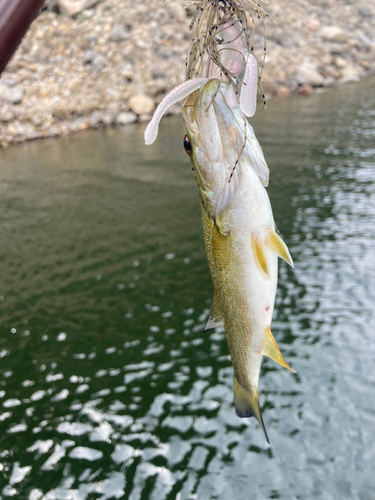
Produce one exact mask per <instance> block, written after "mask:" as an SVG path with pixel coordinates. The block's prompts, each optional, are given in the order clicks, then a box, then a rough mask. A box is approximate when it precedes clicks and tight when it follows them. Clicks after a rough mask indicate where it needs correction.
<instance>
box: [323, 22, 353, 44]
mask: <svg viewBox="0 0 375 500" xmlns="http://www.w3.org/2000/svg"><path fill="white" fill-rule="evenodd" d="M318 35H320V36H321V37H322V38H323V40H325V41H327V42H341V43H342V42H345V41H346V40H347V39H348V36H347V34H346V33H345V31H344V30H343V29H342V28H340V26H324V27H323V28H322V29H321V30H320V31H319V32H318Z"/></svg>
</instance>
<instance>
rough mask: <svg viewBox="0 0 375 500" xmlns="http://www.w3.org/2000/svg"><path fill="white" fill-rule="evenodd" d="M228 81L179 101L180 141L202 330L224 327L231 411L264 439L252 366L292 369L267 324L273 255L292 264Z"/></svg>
mask: <svg viewBox="0 0 375 500" xmlns="http://www.w3.org/2000/svg"><path fill="white" fill-rule="evenodd" d="M228 86H229V84H228V83H225V82H222V81H221V80H218V79H212V80H210V81H208V82H207V83H205V84H204V86H203V87H202V88H201V89H200V90H198V91H195V93H194V94H192V95H191V96H190V97H189V98H188V99H187V101H186V102H185V103H184V106H183V118H184V122H185V125H186V135H185V138H184V146H185V150H186V152H187V153H188V155H189V157H190V161H191V166H192V168H193V171H194V174H195V177H196V180H197V184H198V187H199V195H200V201H201V215H202V226H203V235H204V243H205V248H206V253H207V260H208V266H209V269H210V274H211V278H212V282H213V286H214V296H213V301H212V306H211V311H210V315H209V319H208V322H207V325H206V328H205V330H206V331H207V330H209V329H211V328H215V327H218V326H223V327H224V329H225V334H226V338H227V343H228V348H229V353H230V357H231V360H232V365H233V372H234V374H233V389H234V405H235V411H236V414H237V415H238V416H239V417H251V416H254V417H255V418H256V419H257V420H258V422H259V424H260V425H261V427H262V429H263V431H264V434H265V436H266V439H267V442H268V443H269V438H268V435H267V431H266V428H265V425H264V422H263V417H262V413H261V410H260V405H259V395H258V381H259V372H260V367H261V362H262V358H263V356H268V357H269V358H271V359H273V360H274V361H276V362H277V363H279V364H280V365H281V366H283V367H284V368H286V369H288V370H290V371H291V372H294V370H293V369H292V368H291V367H290V365H289V364H288V363H287V362H286V360H285V359H284V357H283V355H282V354H281V352H280V350H279V348H278V346H277V344H276V341H275V339H274V337H273V335H272V332H271V328H270V326H271V320H272V314H273V309H274V303H275V295H276V287H277V274H278V257H281V258H283V259H284V260H285V261H286V262H287V263H288V264H290V265H291V266H292V267H293V260H292V257H291V255H290V252H289V250H288V248H287V246H286V244H285V243H284V241H283V240H282V239H281V238H280V236H279V235H278V233H277V232H276V228H275V222H274V218H273V213H272V208H271V204H270V200H269V197H268V194H267V191H266V189H265V187H266V186H267V185H268V181H269V170H268V166H267V163H266V161H265V158H264V155H263V152H262V149H261V146H260V144H259V142H258V141H257V139H256V136H255V134H254V130H253V128H252V126H251V125H250V123H248V121H247V120H246V118H245V117H244V114H243V112H242V111H241V109H240V108H233V107H232V106H230V105H229V104H228V102H227V99H226V95H227V92H228Z"/></svg>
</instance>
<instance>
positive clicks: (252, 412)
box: [233, 376, 271, 444]
mask: <svg viewBox="0 0 375 500" xmlns="http://www.w3.org/2000/svg"><path fill="white" fill-rule="evenodd" d="M233 390H234V406H235V408H236V414H237V415H238V416H239V417H241V418H245V417H255V418H256V419H257V420H258V422H259V424H260V426H261V427H262V429H263V432H264V435H265V436H266V439H267V443H268V444H271V443H270V440H269V439H268V436H267V431H266V428H265V426H264V422H263V417H262V412H261V411H260V406H259V396H258V389H257V388H256V387H254V389H253V390H252V391H251V392H249V391H245V389H243V387H242V386H241V385H240V383H239V382H238V380H237V379H236V377H235V376H234V377H233Z"/></svg>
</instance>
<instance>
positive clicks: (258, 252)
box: [251, 234, 269, 278]
mask: <svg viewBox="0 0 375 500" xmlns="http://www.w3.org/2000/svg"><path fill="white" fill-rule="evenodd" d="M251 246H252V248H253V253H254V258H255V261H256V263H257V264H258V266H259V267H260V269H261V270H262V271H263V272H264V274H265V275H266V276H267V278H269V274H268V266H267V260H266V254H265V252H264V245H263V243H262V242H261V241H260V240H259V238H258V236H257V235H256V234H252V235H251Z"/></svg>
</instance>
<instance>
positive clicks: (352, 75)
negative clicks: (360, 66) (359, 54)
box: [339, 67, 360, 83]
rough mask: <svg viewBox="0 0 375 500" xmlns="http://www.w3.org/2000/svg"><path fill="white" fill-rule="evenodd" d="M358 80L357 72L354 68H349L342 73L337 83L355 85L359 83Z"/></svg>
mask: <svg viewBox="0 0 375 500" xmlns="http://www.w3.org/2000/svg"><path fill="white" fill-rule="evenodd" d="M359 80H360V75H359V72H358V71H357V70H356V69H355V68H353V67H349V68H347V69H345V71H344V72H343V75H342V78H340V80H339V83H356V82H359Z"/></svg>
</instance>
